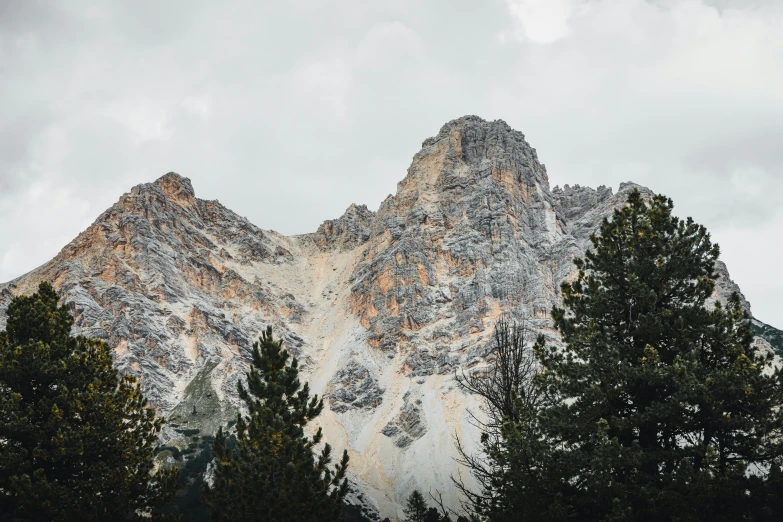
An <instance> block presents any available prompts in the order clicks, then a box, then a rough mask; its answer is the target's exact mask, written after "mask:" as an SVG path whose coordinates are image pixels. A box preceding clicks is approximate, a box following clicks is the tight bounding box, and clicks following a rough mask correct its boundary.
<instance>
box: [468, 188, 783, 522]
mask: <svg viewBox="0 0 783 522" xmlns="http://www.w3.org/2000/svg"><path fill="white" fill-rule="evenodd" d="M672 209H673V205H672V202H671V200H669V199H668V198H665V197H663V196H658V197H655V198H653V199H652V200H651V201H645V199H644V198H643V197H642V196H641V194H640V193H639V192H638V191H637V192H634V193H633V194H631V195H630V197H629V199H628V201H627V204H626V205H625V206H624V207H623V208H620V209H618V210H616V211H615V212H614V214H613V216H612V218H611V219H605V220H604V222H603V224H602V226H601V229H600V234H598V235H594V236H593V237H592V238H591V240H592V248H591V249H590V251H588V252H587V253H586V255H585V257H584V259H577V260H576V261H575V265H576V268H577V274H576V277H575V278H574V279H573V280H572V281H569V282H565V283H563V285H562V287H561V291H562V298H563V307H562V308H560V307H555V308H554V310H553V311H552V317H553V319H554V325H555V328H556V330H557V332H558V333H559V337H560V340H561V341H562V344H559V345H555V344H552V343H550V342H547V339H546V338H545V337H543V336H538V337H537V338H536V339H535V340H534V341H533V336H532V335H531V334H532V333H533V332H532V331H531V328H530V325H529V324H528V325H526V324H524V323H522V324H515V323H514V322H513V321H511V320H504V321H501V322H500V323H499V324H498V326H497V329H496V348H495V351H494V353H493V354H492V357H491V358H492V359H493V360H494V362H493V363H492V364H490V365H489V367H488V368H487V369H486V370H485V371H482V372H476V373H473V374H461V375H458V380H459V381H460V383H461V384H462V386H463V387H464V388H465V389H467V390H468V391H470V392H472V393H476V394H478V395H479V396H481V397H483V398H484V399H485V403H486V416H483V417H481V418H480V419H479V418H478V417H477V418H476V420H477V422H478V423H479V426H480V428H481V430H482V438H481V444H482V448H481V449H482V451H480V452H479V453H478V454H472V453H470V452H469V451H468V450H466V449H465V448H464V447H462V446H461V445H459V446H458V448H459V449H460V453H461V455H462V462H463V464H465V465H466V466H467V467H468V469H470V470H471V472H472V474H473V476H474V477H475V479H476V480H477V482H478V483H479V484H480V489H479V491H475V490H473V489H472V488H469V487H466V486H465V484H464V483H462V482H461V481H459V480H457V481H455V482H456V485H457V486H458V487H459V488H460V489H461V490H462V492H463V493H464V494H465V496H466V498H467V501H466V503H465V506H464V507H465V508H466V509H467V511H468V512H469V513H470V514H471V515H472V516H474V517H475V518H477V519H479V520H491V521H528V520H530V521H563V520H574V521H582V520H587V521H593V520H595V521H727V522H728V521H750V520H754V521H773V520H783V437H782V435H783V411H781V405H783V385H782V383H781V375H782V374H781V370H780V369H777V368H775V365H774V363H773V354H772V353H759V352H757V351H756V349H755V348H754V346H753V339H754V338H753V332H752V328H751V322H750V317H749V316H748V314H747V313H746V312H745V311H744V310H743V309H742V307H741V306H740V300H739V297H738V296H737V295H736V294H735V295H733V296H732V297H731V298H730V299H729V300H728V302H727V303H725V305H722V304H721V303H720V302H714V303H713V304H710V302H711V301H712V300H714V299H715V297H716V294H715V280H716V275H715V271H714V266H715V262H716V261H717V259H718V255H719V249H718V246H717V245H714V244H712V242H711V240H710V236H709V234H708V233H707V231H706V230H705V228H704V227H702V226H699V225H697V224H696V223H694V222H693V220H691V219H688V220H685V221H683V220H680V219H678V218H676V217H673V216H672ZM529 341H530V342H529Z"/></svg>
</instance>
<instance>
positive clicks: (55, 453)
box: [0, 283, 177, 521]
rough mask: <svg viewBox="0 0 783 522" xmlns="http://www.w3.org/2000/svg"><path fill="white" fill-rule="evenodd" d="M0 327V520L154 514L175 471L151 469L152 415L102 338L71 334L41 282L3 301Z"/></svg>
mask: <svg viewBox="0 0 783 522" xmlns="http://www.w3.org/2000/svg"><path fill="white" fill-rule="evenodd" d="M7 316H8V320H7V324H6V329H5V331H3V332H0V520H15V521H23V520H28V521H38V520H41V521H43V520H47V521H48V520H58V521H105V520H127V519H130V518H139V517H138V515H141V514H145V515H147V516H153V517H154V516H156V515H157V513H158V509H159V508H160V507H161V506H162V504H163V503H164V502H165V501H166V500H167V499H168V498H169V497H171V496H172V495H173V494H174V492H175V491H176V486H177V483H176V471H175V470H169V471H162V470H158V471H157V473H155V474H154V475H153V474H152V473H153V471H154V468H155V466H154V461H153V457H154V454H155V448H156V444H157V434H158V431H159V430H160V428H161V424H162V420H161V419H156V418H155V412H154V411H153V410H152V409H150V408H148V407H147V405H146V401H145V399H144V397H143V396H142V394H141V391H140V388H139V385H138V383H137V382H136V381H135V379H133V378H132V377H130V376H124V377H122V378H119V377H118V373H117V371H116V370H115V369H114V368H113V366H112V360H111V354H110V352H109V349H108V348H107V346H106V344H105V343H104V342H103V341H100V340H98V339H88V338H85V337H72V336H71V335H70V332H71V326H72V325H73V318H72V317H71V314H70V313H69V312H68V309H67V307H65V306H60V307H58V298H57V294H56V293H55V291H54V289H53V288H52V286H51V285H49V284H48V283H41V285H40V286H39V288H38V292H37V293H36V294H33V295H31V296H22V297H16V298H14V299H13V301H12V302H11V303H10V305H9V306H8V310H7Z"/></svg>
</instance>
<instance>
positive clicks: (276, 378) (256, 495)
mask: <svg viewBox="0 0 783 522" xmlns="http://www.w3.org/2000/svg"><path fill="white" fill-rule="evenodd" d="M288 359H289V354H288V352H287V351H286V350H284V349H282V341H279V340H278V341H275V340H273V338H272V328H271V327H268V328H267V330H266V332H265V333H263V334H262V336H261V338H260V339H259V341H258V342H256V343H254V344H253V359H252V366H251V369H250V371H249V372H248V374H247V388H245V387H244V386H243V385H242V383H241V382H240V383H239V385H238V390H239V396H240V398H241V399H242V400H243V401H244V402H245V404H246V405H247V410H248V415H247V416H244V415H242V414H240V415H238V417H237V424H236V435H235V437H236V449H235V450H231V449H229V448H228V446H227V443H226V442H227V440H226V438H227V435H226V433H224V432H223V429H222V428H221V429H220V430H218V433H217V435H216V437H215V443H214V446H213V454H214V456H215V466H214V480H213V482H212V485H211V486H209V485H208V486H207V487H206V488H205V500H206V502H207V505H208V506H209V509H210V513H211V516H212V518H213V520H217V521H225V522H231V521H252V520H264V521H270V522H288V521H301V522H308V521H330V520H338V518H339V515H340V511H341V508H342V502H343V499H344V497H345V495H346V493H347V492H348V483H347V480H346V479H345V474H346V470H347V467H348V452H347V451H344V452H343V457H342V460H341V462H340V463H339V464H338V465H336V466H335V468H334V469H331V468H330V466H329V465H330V463H331V459H332V455H331V447H330V446H329V444H324V446H323V449H322V450H321V452H320V454H319V456H318V458H317V459H316V458H315V456H314V454H313V450H314V447H315V446H316V445H318V444H319V443H320V442H321V439H322V433H321V429H320V428H318V431H317V433H316V434H315V435H314V436H313V437H312V438H309V437H307V436H306V435H305V434H304V427H305V426H306V425H307V424H308V423H309V422H310V421H312V420H313V419H315V418H316V417H317V416H318V415H319V414H320V413H321V410H322V409H323V400H320V399H319V398H318V396H317V395H316V396H313V397H312V398H311V397H310V388H309V386H308V384H307V383H305V384H304V385H301V383H300V381H299V370H298V362H297V359H296V358H295V357H294V358H293V359H292V360H291V363H290V365H289V364H287V362H288Z"/></svg>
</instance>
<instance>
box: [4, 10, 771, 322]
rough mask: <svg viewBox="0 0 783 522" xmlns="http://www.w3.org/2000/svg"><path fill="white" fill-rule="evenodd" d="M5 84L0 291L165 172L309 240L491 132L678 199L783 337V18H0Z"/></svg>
mask: <svg viewBox="0 0 783 522" xmlns="http://www.w3.org/2000/svg"><path fill="white" fill-rule="evenodd" d="M0 78H2V81H0V220H1V221H0V222H1V223H2V226H0V281H6V280H9V279H11V278H14V277H17V276H19V275H21V274H23V273H25V272H27V271H29V270H31V269H33V268H35V267H36V266H38V265H40V264H42V263H44V262H46V261H47V260H49V259H50V258H51V257H53V256H54V255H55V254H56V253H57V252H58V251H59V250H60V248H62V247H63V246H64V245H65V244H67V243H68V242H69V241H70V240H71V239H73V238H74V237H75V236H76V235H77V234H78V233H79V232H80V231H81V230H83V229H84V228H86V227H87V226H88V225H89V224H90V223H91V222H92V221H93V220H94V219H95V218H96V217H97V216H98V215H99V214H100V213H101V212H102V211H103V210H105V209H106V208H107V207H109V206H110V205H111V204H112V203H114V202H115V201H116V200H117V199H118V198H119V196H120V195H121V194H123V193H124V192H127V191H128V190H129V189H130V188H131V187H132V186H133V185H135V184H138V183H142V182H148V181H152V180H154V179H156V178H157V177H159V176H160V175H162V174H164V173H166V172H168V171H171V170H173V171H176V172H179V173H181V174H183V175H185V176H188V177H189V178H191V180H192V181H193V185H194V187H195V190H196V194H197V195H198V196H199V197H201V198H205V199H219V200H220V201H221V202H222V203H223V204H225V205H226V206H228V207H229V208H231V209H233V210H235V211H236V212H238V213H239V214H242V215H245V216H247V217H248V218H249V219H250V220H251V221H252V222H254V223H255V224H257V225H259V226H261V227H263V228H267V229H274V230H277V231H280V232H283V233H286V234H294V233H304V232H310V231H314V230H315V229H316V228H317V226H318V224H319V223H320V222H322V221H323V220H325V219H330V218H334V217H337V216H339V215H341V214H342V212H343V211H344V210H345V208H346V207H347V206H348V205H349V204H350V203H353V202H355V203H365V204H367V205H368V206H369V207H370V208H373V209H374V208H377V206H378V204H379V203H380V202H381V201H382V200H383V199H384V198H385V197H386V195H387V194H389V193H393V192H394V191H395V187H396V183H397V182H398V181H400V180H401V179H402V178H403V177H404V176H405V172H406V169H407V167H408V165H409V163H410V160H411V158H412V156H413V155H414V154H415V153H416V152H417V151H418V149H419V148H420V146H421V142H422V141H423V140H424V139H425V138H427V137H429V136H432V135H434V134H436V133H437V131H438V129H439V128H440V126H441V125H442V124H443V123H445V122H447V121H449V120H451V119H454V118H457V117H459V116H462V115H465V114H477V115H479V116H481V117H483V118H485V119H503V120H505V121H507V122H508V123H509V124H510V125H511V126H512V127H514V128H516V129H518V130H521V131H522V132H524V133H525V135H526V137H527V139H528V141H529V142H530V143H531V145H533V146H534V147H536V149H537V150H538V153H539V157H540V158H541V159H542V161H543V162H544V163H545V164H546V166H547V170H548V172H549V176H550V181H551V183H552V185H553V186H554V185H558V184H559V185H563V184H566V183H569V184H581V185H590V186H598V185H609V186H612V187H613V188H615V189H617V186H618V185H619V183H620V182H622V181H635V182H637V183H641V184H644V185H647V186H649V187H650V188H652V189H653V190H655V191H657V192H663V193H665V194H667V195H669V196H671V197H672V198H673V199H674V202H675V209H676V212H677V213H678V214H679V215H681V216H683V217H684V216H693V217H694V218H695V219H696V220H697V221H698V222H701V223H703V224H705V225H706V226H707V227H708V228H709V229H710V231H711V232H712V235H713V237H714V238H715V239H716V241H718V242H719V243H720V244H721V247H722V251H723V258H724V260H726V262H727V264H728V266H729V270H730V271H731V274H732V277H733V278H734V279H735V280H736V281H737V282H738V283H739V284H740V286H741V287H742V289H743V291H744V292H745V294H746V296H747V297H748V298H749V299H750V301H751V303H752V306H753V310H754V314H755V315H756V316H757V317H759V318H760V319H762V320H764V321H767V322H770V323H772V324H773V325H777V326H778V327H783V305H781V304H780V295H781V294H783V282H782V281H781V274H780V270H779V268H780V259H781V254H783V245H781V241H780V240H781V233H780V231H781V230H783V210H781V208H783V206H782V205H781V203H783V2H779V1H775V0H768V1H753V0H745V1H740V0H736V1H732V0H721V1H719V0H712V1H708V0H677V1H675V0H672V1H663V0H661V1H653V0H648V1H645V0H472V1H461V0H388V1H387V0H373V1H371V2H368V1H367V0H341V1H339V2H334V1H326V0H288V1H286V2H278V1H271V0H268V1H262V2H258V1H247V2H207V1H203V2H199V1H194V0H189V1H160V0H155V1H139V0H136V1H134V2H126V1H117V2H109V1H96V2H78V1H74V0H68V1H65V0H64V1H62V2H43V1H34V0H4V1H2V2H0Z"/></svg>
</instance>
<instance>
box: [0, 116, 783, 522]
mask: <svg viewBox="0 0 783 522" xmlns="http://www.w3.org/2000/svg"><path fill="white" fill-rule="evenodd" d="M634 188H639V190H641V191H642V192H644V193H645V195H646V196H650V195H652V192H651V191H649V190H648V189H645V188H644V187H639V186H638V185H635V184H633V183H624V184H622V185H621V186H620V190H619V191H618V192H617V193H614V192H613V191H612V189H611V188H608V187H599V188H598V189H593V188H590V187H582V186H579V185H574V186H568V185H566V186H564V187H563V188H559V187H555V188H554V189H551V190H550V187H549V180H548V176H547V172H546V169H545V167H544V165H543V164H541V163H540V162H539V160H538V157H537V154H536V151H535V149H533V148H532V147H531V146H530V145H529V144H528V143H527V141H526V140H525V136H524V135H523V134H522V133H521V132H518V131H515V130H513V129H511V128H510V127H509V126H508V125H507V124H506V123H505V122H503V121H501V120H497V121H492V122H489V121H485V120H483V119H481V118H479V117H477V116H465V117H462V118H458V119H456V120H453V121H451V122H448V123H447V124H446V125H444V126H443V127H442V128H441V129H440V131H439V132H438V134H437V135H436V136H434V137H432V138H429V139H427V140H425V141H424V143H423V144H422V149H421V150H420V151H419V152H418V153H417V154H416V155H415V156H414V158H413V161H412V163H411V166H410V168H409V169H408V173H407V176H406V177H405V179H404V180H403V181H402V182H400V184H399V185H398V190H397V193H396V194H395V195H394V196H390V197H388V198H387V199H386V200H384V202H383V203H382V204H381V206H380V208H379V210H378V212H372V211H371V210H369V209H368V208H367V207H366V206H365V205H351V206H349V207H348V209H346V211H345V213H344V214H343V215H342V216H341V217H339V218H337V219H333V220H327V221H324V222H323V224H321V226H320V227H319V228H318V230H317V231H316V232H314V233H312V234H305V235H301V236H293V237H284V236H282V235H280V234H277V233H274V232H270V231H265V230H262V229H260V228H258V227H257V226H255V225H253V224H252V223H250V222H249V221H248V220H247V219H245V218H242V217H240V216H238V215H237V214H235V213H234V212H232V211H231V210H229V209H227V208H225V207H223V206H222V205H221V204H220V203H218V202H217V201H205V200H201V199H197V198H196V197H195V194H194V191H193V187H192V185H191V182H190V180H189V179H188V178H185V177H182V176H180V175H179V174H176V173H173V172H170V173H168V174H166V175H164V176H162V177H161V178H159V179H158V180H157V181H155V182H152V183H146V184H143V185H138V186H136V187H134V188H133V189H132V190H131V191H130V193H128V194H125V195H123V196H122V197H121V198H120V200H119V201H118V202H117V203H116V204H115V205H113V206H112V207H111V208H109V209H108V210H106V211H105V212H104V213H103V214H102V215H101V216H99V218H98V219H97V220H96V221H95V223H93V225H91V226H90V227H89V228H88V229H87V230H86V231H84V232H83V233H82V234H80V235H79V237H78V238H76V239H75V240H74V241H72V242H71V243H70V244H69V245H68V246H66V247H65V248H64V249H63V250H62V251H61V252H60V254H58V256H57V257H55V258H54V259H53V260H52V261H50V262H49V263H47V264H45V265H44V266H42V267H40V268H38V269H36V270H33V271H32V272H30V273H28V274H26V275H24V276H22V277H20V278H18V279H16V280H14V281H12V282H10V283H6V284H2V285H0V329H2V327H3V326H4V324H5V318H4V317H3V313H4V310H5V308H6V306H7V305H8V303H9V301H10V300H11V299H12V297H13V296H14V295H19V294H22V293H31V292H34V291H35V288H36V286H37V284H38V283H39V282H40V281H42V280H47V281H52V282H53V283H54V285H55V288H57V290H58V291H59V292H60V294H61V296H62V298H63V300H64V301H65V303H67V304H68V305H69V306H70V307H71V309H72V311H73V313H74V316H75V320H76V323H75V325H74V333H76V334H84V335H88V336H91V337H98V338H101V339H105V340H106V341H107V342H108V343H109V345H110V346H111V347H112V348H113V353H114V361H115V364H116V365H117V366H118V368H119V369H120V371H122V372H127V373H131V374H134V375H137V376H139V377H140V379H141V383H142V388H143V390H144V393H145V395H146V396H147V397H148V398H149V399H150V402H151V404H153V405H154V406H155V407H157V408H159V409H160V410H161V411H162V413H163V414H164V415H165V416H166V417H167V419H168V424H167V428H165V429H164V431H163V434H162V435H161V438H162V440H163V442H164V443H165V444H166V445H167V446H170V447H176V448H179V450H184V449H185V448H188V447H190V446H189V445H191V444H192V443H193V440H191V439H190V437H189V436H188V437H186V436H184V435H183V434H187V433H191V434H192V433H196V432H198V436H207V435H212V434H213V433H214V431H215V430H216V428H217V426H218V425H219V424H221V423H222V424H225V422H227V420H228V419H231V418H234V414H235V411H236V410H235V408H236V407H237V405H238V400H237V396H236V385H237V381H238V380H239V379H241V378H242V376H243V375H244V374H245V371H246V370H247V366H248V361H249V359H250V353H251V346H252V343H253V340H254V339H255V338H256V337H257V336H258V335H259V333H260V332H262V331H263V330H264V329H265V328H266V326H267V325H272V326H273V327H274V332H275V337H276V338H277V337H279V338H282V339H283V341H284V344H285V346H286V348H288V349H289V350H291V351H292V352H293V353H294V354H295V355H296V356H297V357H298V358H299V360H300V362H301V365H302V366H301V368H302V370H303V379H305V380H307V381H308V382H309V383H310V384H311V386H312V388H313V391H314V392H316V393H318V394H319V395H322V396H323V397H324V398H325V400H326V404H327V408H325V410H324V413H323V414H322V416H321V417H319V421H318V422H319V425H321V426H323V428H324V436H325V438H326V440H329V441H330V442H333V443H334V444H335V446H336V448H335V449H336V450H338V451H341V450H342V448H343V447H346V448H347V449H348V451H349V452H350V455H351V463H352V464H351V468H350V473H351V477H350V478H351V480H352V481H354V482H355V484H357V485H358V489H357V491H360V492H361V493H360V494H358V495H360V496H361V495H366V496H364V497H363V498H364V500H363V502H364V505H365V506H366V507H367V508H368V509H370V510H371V511H377V512H380V513H381V515H382V516H389V517H395V516H397V513H398V507H399V505H400V504H402V503H404V500H405V497H406V496H407V494H408V493H409V492H410V491H411V490H412V489H414V488H418V489H420V490H427V489H429V488H432V489H437V490H439V491H442V492H443V493H444V500H445V501H446V502H447V504H450V505H454V506H456V505H458V500H457V492H456V491H455V490H454V489H453V484H452V483H451V481H450V480H449V477H450V476H453V475H454V474H455V473H456V469H455V457H456V455H455V452H454V447H453V444H452V440H453V439H452V435H453V433H454V432H455V431H457V432H460V433H462V434H463V435H464V436H465V440H468V441H475V440H477V439H476V438H475V435H476V434H475V432H472V431H471V430H472V429H473V428H472V427H471V423H470V420H469V419H470V415H469V414H467V413H466V409H467V408H470V409H471V411H479V410H478V408H479V405H478V404H477V403H476V401H475V398H474V397H471V396H466V395H465V394H463V393H462V392H461V391H460V389H459V387H458V386H456V385H455V382H454V379H453V375H454V372H455V371H457V370H459V369H465V368H473V367H475V366H477V365H482V364H484V363H485V356H486V355H487V354H488V353H489V349H490V347H491V343H492V328H493V325H494V324H495V322H496V321H497V319H498V317H499V316H500V315H501V314H511V315H513V316H515V317H517V318H518V319H521V320H525V321H526V322H527V324H528V325H529V326H530V327H531V328H532V329H533V330H535V331H536V332H537V333H541V334H543V335H545V336H547V337H548V338H549V339H550V340H551V341H552V342H558V340H557V334H556V332H555V331H554V330H553V328H552V321H551V317H550V311H551V309H552V306H553V305H555V304H560V294H559V287H560V283H561V282H562V281H564V280H566V279H568V278H569V277H573V275H574V267H573V258H574V257H577V256H582V255H584V252H585V249H586V248H588V247H589V246H590V240H589V238H590V235H591V234H593V233H594V232H596V230H597V229H598V228H599V226H600V224H601V221H602V220H603V219H604V218H605V217H607V216H610V215H611V213H612V211H613V210H614V209H616V208H618V207H619V206H621V205H623V204H624V203H625V201H626V198H627V195H628V193H629V192H630V191H631V190H633V189H634ZM717 272H718V275H719V279H718V281H717V285H718V288H717V290H716V295H715V298H716V299H722V300H723V299H726V298H727V296H728V295H730V293H731V292H733V291H739V288H737V287H736V285H735V284H734V283H733V282H732V281H731V279H730V277H729V274H728V271H726V267H725V265H723V264H722V263H720V266H718V267H717ZM747 308H748V310H749V305H748V307H747ZM755 326H756V327H757V329H758V331H759V332H766V333H765V335H767V336H770V335H778V337H775V339H778V341H779V339H783V334H780V332H778V331H777V330H775V329H773V328H771V327H767V326H766V325H763V323H758V324H756V325H755ZM770 332H771V333H770ZM776 332H777V333H776ZM758 339H761V337H759V338H758ZM762 344H763V343H762ZM760 346H761V345H760ZM767 346H768V345H767ZM184 453H186V452H184ZM194 456H195V455H194ZM187 458H190V457H187ZM422 463H426V465H422Z"/></svg>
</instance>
